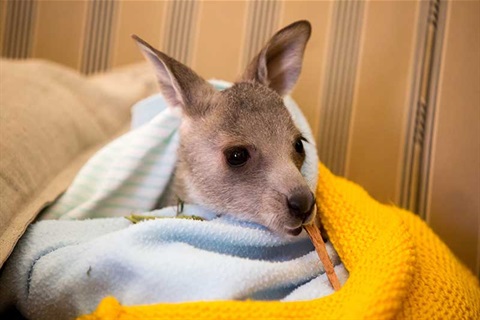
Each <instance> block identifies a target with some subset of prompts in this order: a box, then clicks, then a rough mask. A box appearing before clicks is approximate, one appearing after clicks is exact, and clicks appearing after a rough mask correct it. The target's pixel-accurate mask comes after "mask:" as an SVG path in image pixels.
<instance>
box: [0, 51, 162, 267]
mask: <svg viewBox="0 0 480 320" xmlns="http://www.w3.org/2000/svg"><path fill="white" fill-rule="evenodd" d="M148 72H149V71H148V68H147V67H146V66H144V65H140V66H137V67H132V68H127V69H125V70H120V71H116V72H113V73H111V74H107V75H102V76H97V77H94V78H86V77H84V76H81V75H79V74H77V73H76V72H74V71H71V70H69V69H67V68H65V67H62V66H59V65H56V64H53V63H49V62H45V61H38V60H30V61H26V62H25V61H24V62H18V61H17V62H14V61H11V60H0V267H1V266H2V265H3V263H4V262H5V260H6V259H7V258H8V256H9V254H10V253H11V251H12V250H13V247H14V246H15V244H16V242H17V241H18V239H19V238H20V237H21V235H22V234H23V233H24V232H25V229H26V228H27V226H28V225H29V223H31V222H32V221H33V220H34V219H35V217H36V216H37V214H38V213H39V212H40V211H41V210H42V209H43V208H44V207H45V206H46V205H47V204H49V203H51V202H52V201H54V200H55V199H56V198H57V197H58V196H59V195H60V194H61V193H62V192H63V191H64V190H65V189H66V188H67V187H68V185H69V184H70V183H71V181H72V179H73V178H74V176H75V174H76V173H77V172H78V170H79V169H80V168H81V166H82V165H83V164H84V163H85V161H86V160H87V159H88V158H89V157H90V156H91V155H92V154H93V153H94V152H95V151H96V150H98V149H99V148H100V147H101V146H103V145H104V144H105V143H107V142H108V141H110V140H111V139H113V138H114V137H115V136H117V135H119V134H120V133H122V132H124V131H125V130H127V129H128V125H129V120H130V107H131V106H132V104H133V103H134V102H135V101H137V100H139V99H141V98H143V97H145V96H147V95H149V94H151V93H152V92H154V91H155V81H154V77H153V75H151V74H149V73H148Z"/></svg>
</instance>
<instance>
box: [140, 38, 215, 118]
mask: <svg viewBox="0 0 480 320" xmlns="http://www.w3.org/2000/svg"><path fill="white" fill-rule="evenodd" d="M132 38H133V39H134V40H135V41H136V43H137V45H138V47H139V48H140V50H141V51H142V53H143V55H144V56H145V58H146V59H147V60H148V61H150V62H151V63H152V65H153V66H154V68H155V73H156V75H157V79H158V82H159V84H160V91H161V93H162V95H163V96H164V98H165V99H166V100H167V103H168V104H169V105H170V106H172V107H181V108H182V109H183V110H184V112H185V113H186V114H187V115H188V116H192V117H193V116H198V115H203V114H205V113H206V112H207V111H208V107H209V105H210V103H209V100H210V98H211V97H212V96H213V95H214V94H215V89H214V88H213V86H212V85H210V84H209V83H208V82H207V81H205V80H204V79H203V78H201V77H200V76H199V75H197V74H196V73H195V72H194V71H193V70H192V69H190V68H189V67H187V66H186V65H184V64H182V63H180V62H178V61H176V60H175V59H173V58H171V57H169V56H168V55H166V54H164V53H163V52H160V51H158V50H157V49H155V48H153V47H152V46H151V45H150V44H148V43H147V42H146V41H144V40H142V39H141V38H140V37H138V36H136V35H132Z"/></svg>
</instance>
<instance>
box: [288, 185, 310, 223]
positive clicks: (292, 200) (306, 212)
mask: <svg viewBox="0 0 480 320" xmlns="http://www.w3.org/2000/svg"><path fill="white" fill-rule="evenodd" d="M287 204H288V209H289V213H290V215H291V216H293V217H294V218H296V219H298V220H301V221H302V223H306V222H309V220H310V218H311V216H312V213H313V208H314V206H315V197H314V196H313V193H312V192H311V191H310V190H308V188H302V189H296V190H294V191H293V192H292V193H291V194H290V195H289V196H288V198H287Z"/></svg>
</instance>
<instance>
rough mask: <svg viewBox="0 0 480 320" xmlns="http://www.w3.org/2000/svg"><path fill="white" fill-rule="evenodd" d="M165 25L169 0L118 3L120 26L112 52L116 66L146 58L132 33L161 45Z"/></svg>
mask: <svg viewBox="0 0 480 320" xmlns="http://www.w3.org/2000/svg"><path fill="white" fill-rule="evenodd" d="M164 26H165V2H163V1H128V0H122V1H119V4H118V26H117V28H116V32H115V42H114V48H113V50H112V51H113V56H112V66H121V65H125V64H129V63H133V62H137V61H141V60H142V59H143V57H142V54H141V53H140V50H139V49H138V48H137V46H136V45H135V43H134V41H133V39H132V38H131V35H132V34H136V35H138V36H139V37H140V38H142V39H145V40H146V41H148V42H149V43H151V44H152V45H153V46H155V47H157V48H161V47H162V46H163V43H162V38H163V32H164Z"/></svg>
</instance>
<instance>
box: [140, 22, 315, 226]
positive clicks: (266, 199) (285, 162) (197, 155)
mask: <svg viewBox="0 0 480 320" xmlns="http://www.w3.org/2000/svg"><path fill="white" fill-rule="evenodd" d="M310 29H311V28H310V24H309V23H308V22H306V21H299V22H296V23H293V24H291V25H290V26H287V27H286V28H284V29H282V30H280V31H279V32H277V34H275V35H274V36H273V37H272V39H271V40H270V41H269V42H268V43H267V45H266V46H265V47H264V48H263V49H262V50H261V52H260V53H259V54H258V55H257V56H256V57H255V58H254V59H253V61H252V62H251V63H250V65H249V66H248V67H247V70H246V71H245V73H244V74H243V76H242V77H241V81H240V82H237V83H235V84H234V85H233V86H232V87H230V88H228V89H226V90H224V91H221V92H218V91H216V90H215V89H214V88H213V87H212V86H211V85H210V84H209V83H208V82H206V81H205V80H203V79H202V78H201V77H199V76H198V75H196V74H195V72H193V71H192V70H191V69H189V68H188V67H186V66H184V65H183V64H181V63H179V62H177V61H175V60H174V59H172V58H170V57H168V56H167V55H165V54H164V53H161V52H159V51H157V50H156V49H154V48H153V47H151V46H150V45H149V44H148V43H146V42H145V41H143V40H141V39H140V38H138V37H136V36H134V39H135V40H137V43H138V44H139V46H140V48H141V49H142V52H143V53H144V55H145V57H146V58H147V59H148V60H150V61H151V62H152V63H153V65H154V66H155V70H156V72H157V76H158V79H159V83H160V90H161V92H162V93H163V95H164V96H165V98H166V99H167V101H168V102H169V104H170V105H172V106H174V107H181V108H182V110H183V111H184V120H183V122H182V125H181V127H180V147H179V150H178V158H179V161H178V164H177V168H176V173H175V178H174V185H175V193H176V194H177V195H178V197H179V198H180V199H182V200H184V201H185V202H187V203H196V204H201V205H204V206H206V207H208V208H210V209H212V210H214V211H215V212H217V213H218V214H223V213H228V214H232V215H235V216H237V217H239V218H242V219H246V220H250V221H254V222H257V223H260V224H262V225H265V226H266V227H267V228H269V229H270V230H272V231H274V232H277V233H280V234H284V235H286V234H291V235H295V234H297V233H298V232H297V231H298V230H299V228H300V227H301V225H302V223H304V222H305V221H304V219H302V218H298V217H295V216H294V215H293V214H292V212H291V211H292V209H291V207H289V197H290V196H291V195H292V194H294V193H296V194H299V193H300V194H304V195H307V196H306V199H308V200H307V201H309V202H312V205H313V202H314V198H313V194H312V193H311V191H310V190H309V188H308V186H307V184H306V182H305V179H304V178H303V177H302V175H301V173H300V167H301V166H302V164H303V161H304V158H305V155H304V154H301V153H298V152H297V151H296V150H295V147H294V146H295V142H296V141H297V139H299V138H300V137H301V132H299V130H298V129H297V128H296V127H295V125H294V123H293V121H292V118H291V116H290V114H289V112H288V111H287V109H286V107H285V105H284V104H283V100H282V97H281V95H284V94H286V93H288V92H289V91H290V90H291V89H292V88H293V86H294V84H295V82H296V80H297V78H298V76H299V74H300V70H301V64H302V58H303V53H304V50H305V46H306V43H307V41H308V38H309V36H310ZM232 146H244V147H246V148H247V150H248V151H249V154H250V159H249V160H248V162H247V163H246V164H245V165H244V166H242V167H239V168H232V167H230V166H229V165H228V163H227V161H226V159H225V155H224V151H225V150H227V149H228V148H230V147H232ZM309 205H310V204H309ZM312 211H313V209H312ZM305 219H307V218H305ZM300 230H301V229H300Z"/></svg>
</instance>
